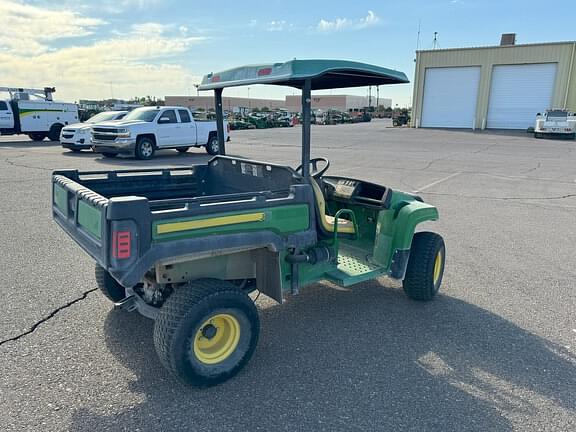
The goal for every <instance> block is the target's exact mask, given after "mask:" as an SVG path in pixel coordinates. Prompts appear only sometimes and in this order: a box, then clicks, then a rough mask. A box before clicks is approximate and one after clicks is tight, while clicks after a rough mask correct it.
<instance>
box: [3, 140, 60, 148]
mask: <svg viewBox="0 0 576 432" xmlns="http://www.w3.org/2000/svg"><path fill="white" fill-rule="evenodd" d="M30 147H61V145H60V141H47V140H44V141H31V140H30V141H28V140H24V141H0V148H12V149H17V150H25V149H27V148H30Z"/></svg>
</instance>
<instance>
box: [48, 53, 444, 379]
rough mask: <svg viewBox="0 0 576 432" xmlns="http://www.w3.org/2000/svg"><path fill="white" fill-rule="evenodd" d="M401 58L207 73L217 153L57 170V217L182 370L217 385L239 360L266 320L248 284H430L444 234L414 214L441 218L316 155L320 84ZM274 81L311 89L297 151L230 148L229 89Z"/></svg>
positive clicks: (359, 78)
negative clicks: (297, 155) (180, 161)
mask: <svg viewBox="0 0 576 432" xmlns="http://www.w3.org/2000/svg"><path fill="white" fill-rule="evenodd" d="M406 82H408V80H407V79H406V76H405V75H404V74H403V73H401V72H398V71H394V70H390V69H386V68H382V67H377V66H373V65H368V64H363V63H356V62H350V61H335V60H292V61H288V62H286V63H274V64H265V65H260V66H246V67H240V68H235V69H231V70H227V71H224V72H221V73H213V74H209V75H207V76H205V77H204V79H203V81H202V84H201V85H200V87H199V90H213V91H214V93H215V106H216V119H217V125H218V137H219V149H220V155H218V156H216V157H214V158H213V159H211V160H210V161H209V162H208V163H207V164H202V165H194V166H191V167H183V168H167V169H158V168H156V169H149V170H124V171H91V172H78V171H75V170H66V171H56V172H54V174H53V177H52V184H53V216H54V219H55V220H56V222H57V223H58V224H59V225H60V226H61V227H62V228H63V229H64V230H65V231H66V232H67V233H68V234H69V235H70V236H71V237H72V238H73V239H74V240H75V241H76V242H77V243H78V244H79V245H80V246H81V247H82V248H83V249H84V250H85V251H86V252H87V253H89V254H90V255H91V256H92V257H93V258H94V259H95V261H96V279H97V282H98V285H99V287H100V289H101V290H102V292H103V293H104V294H105V295H106V296H107V297H108V298H110V299H111V300H112V301H113V302H114V303H115V305H116V307H118V308H123V309H126V310H129V311H138V312H139V313H141V314H143V315H144V316H146V317H149V318H151V319H154V320H155V325H154V344H155V347H156V351H157V354H158V356H159V358H160V361H161V363H162V364H163V365H164V366H165V367H166V368H167V369H168V370H169V371H171V372H172V373H173V374H174V376H176V377H177V378H178V379H179V380H181V381H182V382H184V383H188V384H192V385H195V386H210V385H215V384H217V383H220V382H223V381H225V380H227V379H229V378H231V377H232V376H234V375H235V374H236V373H237V372H239V371H240V370H241V369H242V367H243V366H244V365H246V363H247V362H248V360H249V359H250V357H251V356H252V354H253V352H254V350H255V348H256V345H257V342H258V335H259V331H260V321H259V318H258V310H257V308H256V306H255V305H254V302H253V301H252V299H251V297H249V294H250V293H251V292H252V291H254V290H258V291H259V292H261V293H264V294H265V295H267V296H268V297H270V298H272V299H274V300H276V301H277V302H278V303H282V302H283V301H284V299H285V297H286V296H288V295H296V294H298V292H299V291H300V290H301V289H302V288H303V287H306V286H309V285H312V284H314V283H316V282H319V281H331V282H333V283H335V284H337V285H340V286H350V285H354V284H356V283H359V282H363V281H367V280H371V279H376V278H379V277H382V276H388V277H390V278H392V279H396V280H401V281H402V284H403V288H404V291H405V293H406V294H407V296H408V297H410V298H411V299H414V300H418V301H428V300H431V299H432V298H434V296H435V295H436V294H437V292H438V290H439V288H440V285H441V283H442V276H443V273H444V262H445V256H446V253H445V246H444V241H443V240H442V237H441V236H439V235H438V234H435V233H432V232H422V231H420V232H416V228H417V226H418V225H419V224H420V223H422V222H426V221H433V220H436V219H437V218H438V212H437V210H436V208H435V207H433V206H432V205H430V204H427V203H425V202H424V201H423V200H422V199H421V198H420V197H418V196H416V195H413V194H410V193H406V192H400V191H396V190H392V189H391V188H389V187H386V186H383V185H379V184H374V183H371V182H367V181H363V180H358V179H355V178H349V177H344V176H334V175H331V173H329V172H328V171H329V168H330V162H329V160H328V159H326V158H323V157H318V158H313V159H311V158H310V116H311V107H310V105H311V91H312V90H316V89H329V88H343V87H355V86H368V85H373V86H376V85H384V84H399V83H406ZM254 84H270V85H282V86H292V87H295V88H298V89H301V90H302V118H303V124H302V163H301V165H300V166H298V167H296V168H292V167H289V166H285V165H278V164H274V163H269V162H260V161H255V160H247V159H241V158H237V157H228V156H225V142H224V140H223V137H224V122H223V110H222V92H223V89H224V88H226V87H231V86H241V85H254Z"/></svg>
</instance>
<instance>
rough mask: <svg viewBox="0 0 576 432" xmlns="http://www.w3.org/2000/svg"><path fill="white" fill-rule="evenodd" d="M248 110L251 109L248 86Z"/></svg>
mask: <svg viewBox="0 0 576 432" xmlns="http://www.w3.org/2000/svg"><path fill="white" fill-rule="evenodd" d="M248 111H252V103H251V101H250V87H248Z"/></svg>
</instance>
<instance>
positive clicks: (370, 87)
mask: <svg viewBox="0 0 576 432" xmlns="http://www.w3.org/2000/svg"><path fill="white" fill-rule="evenodd" d="M368 108H372V86H368Z"/></svg>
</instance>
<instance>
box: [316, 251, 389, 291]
mask: <svg viewBox="0 0 576 432" xmlns="http://www.w3.org/2000/svg"><path fill="white" fill-rule="evenodd" d="M384 274H386V270H385V269H384V268H383V267H381V266H379V265H377V264H373V263H370V262H369V261H368V259H367V257H362V256H359V255H357V254H350V253H348V251H342V252H341V253H340V254H339V255H338V267H337V268H336V269H335V270H332V271H329V272H327V273H326V278H327V279H328V280H331V281H332V282H334V283H336V284H338V285H341V286H350V285H354V284H357V283H359V282H364V281H367V280H370V279H374V278H377V277H379V276H382V275H384Z"/></svg>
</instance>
